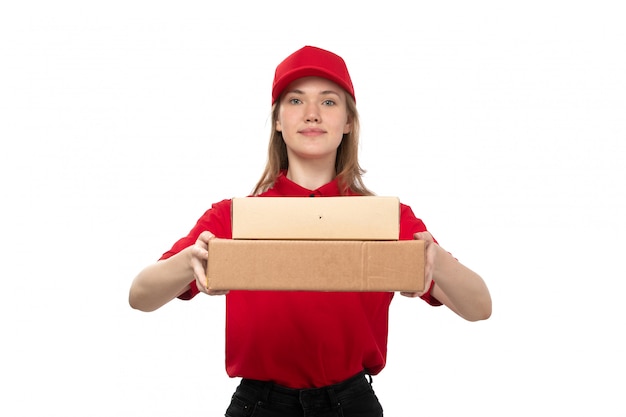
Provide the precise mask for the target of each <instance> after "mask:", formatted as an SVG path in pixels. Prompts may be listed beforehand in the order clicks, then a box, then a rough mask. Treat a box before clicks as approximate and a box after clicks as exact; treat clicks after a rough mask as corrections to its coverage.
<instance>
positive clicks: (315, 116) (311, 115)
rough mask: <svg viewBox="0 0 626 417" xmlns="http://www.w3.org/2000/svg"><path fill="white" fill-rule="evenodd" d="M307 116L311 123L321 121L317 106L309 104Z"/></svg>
mask: <svg viewBox="0 0 626 417" xmlns="http://www.w3.org/2000/svg"><path fill="white" fill-rule="evenodd" d="M305 114H306V121H307V122H309V123H319V122H320V120H321V117H320V112H319V109H318V107H317V105H315V104H309V105H308V106H307V108H306V113H305Z"/></svg>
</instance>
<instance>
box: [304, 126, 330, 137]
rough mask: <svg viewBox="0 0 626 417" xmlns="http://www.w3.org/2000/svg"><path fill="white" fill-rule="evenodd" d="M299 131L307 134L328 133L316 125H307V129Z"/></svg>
mask: <svg viewBox="0 0 626 417" xmlns="http://www.w3.org/2000/svg"><path fill="white" fill-rule="evenodd" d="M298 133H300V134H301V135H305V136H317V135H322V134H324V133H326V131H325V130H324V129H320V128H316V127H307V128H306V129H302V130H299V131H298Z"/></svg>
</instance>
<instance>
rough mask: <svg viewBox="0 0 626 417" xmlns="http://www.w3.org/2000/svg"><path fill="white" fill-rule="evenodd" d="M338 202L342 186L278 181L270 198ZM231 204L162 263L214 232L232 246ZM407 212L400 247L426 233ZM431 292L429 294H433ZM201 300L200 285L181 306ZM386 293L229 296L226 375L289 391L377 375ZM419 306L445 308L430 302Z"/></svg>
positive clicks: (383, 346) (208, 215)
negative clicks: (313, 186)
mask: <svg viewBox="0 0 626 417" xmlns="http://www.w3.org/2000/svg"><path fill="white" fill-rule="evenodd" d="M338 195H340V192H339V188H338V185H337V181H336V180H335V181H332V182H330V183H329V184H326V185H324V186H323V187H321V188H319V189H317V190H307V189H305V188H302V187H300V186H299V185H297V184H295V183H293V182H291V181H290V180H288V179H287V178H286V177H285V176H284V175H281V176H280V177H279V178H278V180H277V181H276V184H275V185H274V187H273V188H272V189H270V190H268V191H267V192H266V193H264V194H262V196H265V197H272V196H291V197H296V196H300V197H303V196H319V197H330V196H338ZM230 206H231V201H230V200H223V201H221V202H219V203H216V204H214V205H213V206H212V208H211V209H209V210H208V211H207V212H205V213H204V215H203V216H202V217H201V218H200V220H198V222H197V224H196V226H195V227H194V228H193V229H192V230H191V232H190V233H189V235H188V236H187V237H185V238H183V239H181V240H179V241H178V242H176V243H175V244H174V246H173V247H172V249H171V250H170V251H168V252H166V253H165V254H163V257H162V258H163V259H165V258H167V257H169V256H171V255H173V254H175V253H177V252H179V251H180V250H182V249H184V248H185V247H187V246H189V245H191V244H193V243H194V242H195V240H196V239H197V236H198V235H199V234H200V233H201V232H203V231H205V230H210V231H211V232H212V233H213V234H215V235H216V236H217V237H220V238H231V236H232V235H231V219H230ZM425 230H426V226H425V225H424V223H422V221H421V220H419V219H417V218H416V217H415V215H414V214H413V212H412V210H411V208H410V207H408V206H406V205H401V220H400V239H401V240H409V239H413V234H414V233H417V232H421V231H425ZM431 288H432V287H431ZM197 293H198V290H197V288H196V286H195V282H192V283H191V288H190V290H189V291H187V293H185V294H183V295H181V296H180V298H182V299H190V298H193V297H194V296H195V295H196V294H197ZM393 295H394V294H393V293H387V292H383V293H380V292H376V293H371V292H355V293H345V292H343V293H340V292H286V291H231V292H230V293H229V294H228V295H227V296H226V371H227V373H228V375H229V376H231V377H245V378H251V379H258V380H269V381H274V382H275V383H277V384H280V385H284V386H288V387H292V388H311V387H321V386H325V385H330V384H334V383H337V382H340V381H343V380H345V379H347V378H349V377H351V376H352V375H355V374H356V373H358V372H360V371H361V370H363V369H367V370H368V371H369V372H370V373H372V374H374V375H375V374H377V373H379V372H380V371H381V370H382V369H383V367H384V366H385V363H386V358H387V332H388V313H389V305H390V303H391V300H392V299H393ZM422 299H424V300H425V301H427V302H428V303H429V304H431V305H441V303H439V301H437V300H436V299H435V298H433V297H432V296H431V295H430V291H429V292H428V293H427V294H425V295H424V296H423V297H422Z"/></svg>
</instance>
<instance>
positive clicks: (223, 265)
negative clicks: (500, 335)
mask: <svg viewBox="0 0 626 417" xmlns="http://www.w3.org/2000/svg"><path fill="white" fill-rule="evenodd" d="M207 264H208V265H207V282H208V287H209V288H210V289H214V290H289V291H298V290H300V291H421V290H423V288H424V242H423V241H419V240H412V241H395V242H394V241H382V242H381V241H307V240H293V241H284V240H230V239H211V240H210V241H209V260H208V263H207Z"/></svg>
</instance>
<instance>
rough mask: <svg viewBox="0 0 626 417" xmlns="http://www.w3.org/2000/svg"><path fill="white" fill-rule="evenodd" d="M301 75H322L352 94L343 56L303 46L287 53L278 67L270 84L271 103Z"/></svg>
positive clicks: (352, 90)
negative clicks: (272, 82) (291, 52)
mask: <svg viewBox="0 0 626 417" xmlns="http://www.w3.org/2000/svg"><path fill="white" fill-rule="evenodd" d="M302 77H322V78H326V79H328V80H330V81H333V82H335V83H337V84H339V85H340V86H341V87H342V88H343V89H344V90H346V91H347V92H348V94H350V95H351V96H352V98H353V99H355V101H356V98H355V96H354V87H353V86H352V80H351V79H350V74H349V73H348V67H346V63H345V62H344V60H343V58H341V57H340V56H339V55H336V54H334V53H332V52H330V51H326V50H324V49H320V48H316V47H314V46H305V47H304V48H302V49H299V50H297V51H296V52H294V53H293V54H291V55H289V56H288V57H287V58H285V60H284V61H283V62H281V63H280V64H279V65H278V67H276V73H275V75H274V84H273V85H272V104H274V103H275V102H276V100H278V97H280V95H281V93H282V92H283V90H284V89H285V88H287V86H288V85H289V84H290V83H291V82H292V81H295V80H297V79H298V78H302Z"/></svg>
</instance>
